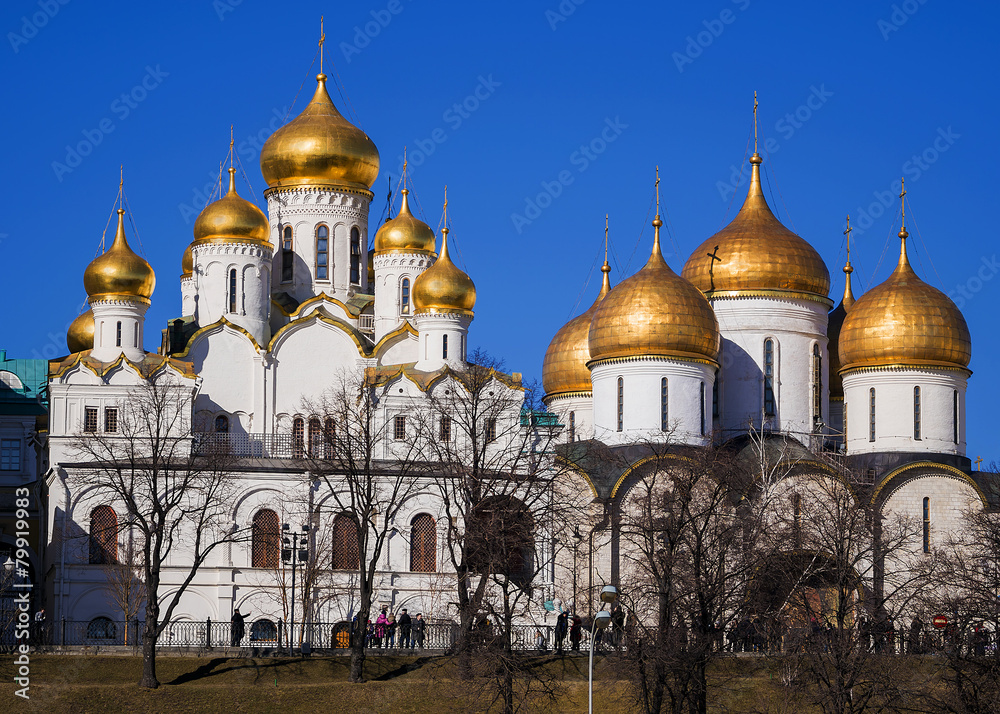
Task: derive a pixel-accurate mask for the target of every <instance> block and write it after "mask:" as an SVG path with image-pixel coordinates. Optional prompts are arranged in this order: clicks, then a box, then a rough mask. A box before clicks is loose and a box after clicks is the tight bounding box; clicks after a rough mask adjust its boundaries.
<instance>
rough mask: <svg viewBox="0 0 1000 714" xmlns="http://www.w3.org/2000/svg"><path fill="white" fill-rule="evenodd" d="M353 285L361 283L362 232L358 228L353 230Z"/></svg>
mask: <svg viewBox="0 0 1000 714" xmlns="http://www.w3.org/2000/svg"><path fill="white" fill-rule="evenodd" d="M351 283H352V284H354V285H359V284H360V283H361V231H359V230H358V228H357V226H355V227H354V228H352V229H351Z"/></svg>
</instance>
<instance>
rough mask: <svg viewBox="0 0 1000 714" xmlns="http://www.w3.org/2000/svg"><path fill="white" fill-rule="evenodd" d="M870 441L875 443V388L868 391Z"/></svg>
mask: <svg viewBox="0 0 1000 714" xmlns="http://www.w3.org/2000/svg"><path fill="white" fill-rule="evenodd" d="M868 441H875V387H872V388H871V389H869V390H868Z"/></svg>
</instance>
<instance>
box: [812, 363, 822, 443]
mask: <svg viewBox="0 0 1000 714" xmlns="http://www.w3.org/2000/svg"><path fill="white" fill-rule="evenodd" d="M812 373H813V378H812V383H813V384H812V388H813V399H812V412H813V424H814V425H815V424H819V422H820V421H822V419H823V355H822V354H821V353H820V349H819V345H813V356H812Z"/></svg>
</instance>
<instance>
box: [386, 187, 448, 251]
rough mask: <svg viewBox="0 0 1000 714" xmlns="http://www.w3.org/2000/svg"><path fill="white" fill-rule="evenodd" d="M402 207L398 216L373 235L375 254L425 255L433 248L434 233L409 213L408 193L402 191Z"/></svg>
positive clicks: (404, 190) (405, 190)
mask: <svg viewBox="0 0 1000 714" xmlns="http://www.w3.org/2000/svg"><path fill="white" fill-rule="evenodd" d="M402 193H403V205H402V206H400V207H399V215H397V216H396V217H395V218H393V219H392V220H389V221H386V222H385V223H384V224H382V227H381V228H379V229H378V232H376V233H375V253H376V254H385V253H427V254H433V253H434V248H435V242H436V241H435V239H434V231H432V230H431V227H430V226H429V225H427V224H426V223H424V222H423V221H421V220H420V219H418V218H417V217H416V216H414V215H413V214H412V213H410V203H409V201H408V200H407V195H409V193H410V192H409V191H408V190H407V189H405V188H404V189H403V191H402Z"/></svg>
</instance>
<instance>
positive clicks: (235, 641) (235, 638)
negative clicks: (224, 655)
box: [230, 608, 250, 647]
mask: <svg viewBox="0 0 1000 714" xmlns="http://www.w3.org/2000/svg"><path fill="white" fill-rule="evenodd" d="M249 614H250V613H249V612H248V613H247V615H249ZM244 617H246V615H242V614H240V609H239V608H236V611H235V612H233V616H232V618H231V619H230V623H231V624H232V629H231V635H232V639H231V640H230V646H231V647H239V646H240V642H242V641H243V635H245V634H246V632H247V630H246V625H245V623H244Z"/></svg>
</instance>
